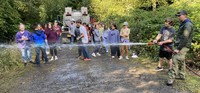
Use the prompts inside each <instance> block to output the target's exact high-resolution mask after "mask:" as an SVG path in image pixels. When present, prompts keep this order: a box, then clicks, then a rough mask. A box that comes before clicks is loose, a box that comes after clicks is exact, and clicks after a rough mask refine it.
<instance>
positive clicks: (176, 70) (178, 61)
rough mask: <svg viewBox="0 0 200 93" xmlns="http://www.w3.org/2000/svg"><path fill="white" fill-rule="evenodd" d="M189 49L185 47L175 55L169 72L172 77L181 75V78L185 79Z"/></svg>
mask: <svg viewBox="0 0 200 93" xmlns="http://www.w3.org/2000/svg"><path fill="white" fill-rule="evenodd" d="M188 51H189V49H188V48H186V47H184V48H182V49H181V50H180V52H179V53H178V54H175V55H174V56H173V58H172V60H173V65H172V69H170V70H169V72H168V75H169V78H170V79H175V77H176V75H179V76H180V78H182V79H185V56H186V54H187V52H188Z"/></svg>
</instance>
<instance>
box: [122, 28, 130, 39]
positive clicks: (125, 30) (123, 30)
mask: <svg viewBox="0 0 200 93" xmlns="http://www.w3.org/2000/svg"><path fill="white" fill-rule="evenodd" d="M129 34H130V29H129V28H127V29H124V28H122V29H121V31H120V36H122V38H123V39H126V40H129ZM124 35H128V36H127V37H126V36H124Z"/></svg>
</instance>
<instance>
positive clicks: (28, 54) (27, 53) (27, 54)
mask: <svg viewBox="0 0 200 93" xmlns="http://www.w3.org/2000/svg"><path fill="white" fill-rule="evenodd" d="M20 50H21V53H22V59H23V61H24V62H25V63H26V62H27V61H31V60H32V54H31V48H30V47H25V48H21V49H20ZM27 59H28V60H27Z"/></svg>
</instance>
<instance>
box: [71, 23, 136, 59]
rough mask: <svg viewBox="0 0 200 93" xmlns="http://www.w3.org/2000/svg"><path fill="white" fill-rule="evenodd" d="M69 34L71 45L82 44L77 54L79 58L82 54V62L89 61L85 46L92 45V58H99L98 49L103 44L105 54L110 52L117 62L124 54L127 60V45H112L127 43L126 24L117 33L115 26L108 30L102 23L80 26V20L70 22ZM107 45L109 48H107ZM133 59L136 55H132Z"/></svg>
mask: <svg viewBox="0 0 200 93" xmlns="http://www.w3.org/2000/svg"><path fill="white" fill-rule="evenodd" d="M69 28H70V29H69V34H70V35H71V38H70V42H71V44H73V43H74V41H77V43H78V44H83V46H79V48H78V53H79V57H81V54H83V57H84V58H83V60H91V59H90V58H91V57H90V54H89V50H88V46H87V44H89V43H93V44H94V45H95V48H94V50H93V52H92V54H91V55H92V56H93V57H96V56H101V54H100V47H101V43H103V45H104V47H105V49H106V52H108V51H109V47H110V51H111V57H112V58H115V55H116V54H117V57H118V59H119V60H121V59H123V56H124V53H125V52H126V57H125V58H126V59H129V57H128V55H129V51H128V50H129V46H128V45H112V44H116V43H129V41H130V40H129V35H130V29H129V28H128V22H124V23H123V27H122V29H121V30H120V31H119V30H118V28H117V26H116V24H111V27H110V28H108V26H107V25H105V24H102V23H93V24H92V25H91V26H88V25H87V24H86V23H83V24H82V21H81V20H77V21H75V20H74V19H72V20H71V25H70V26H69ZM108 44H109V45H110V46H108ZM132 57H133V58H137V55H133V56H132Z"/></svg>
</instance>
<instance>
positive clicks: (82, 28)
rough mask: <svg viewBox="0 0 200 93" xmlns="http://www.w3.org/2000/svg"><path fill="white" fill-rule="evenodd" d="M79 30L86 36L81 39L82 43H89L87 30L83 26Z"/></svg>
mask: <svg viewBox="0 0 200 93" xmlns="http://www.w3.org/2000/svg"><path fill="white" fill-rule="evenodd" d="M79 30H80V33H81V34H84V37H82V38H81V40H82V43H88V35H87V30H86V28H85V27H84V26H82V25H81V26H80V28H79Z"/></svg>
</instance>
